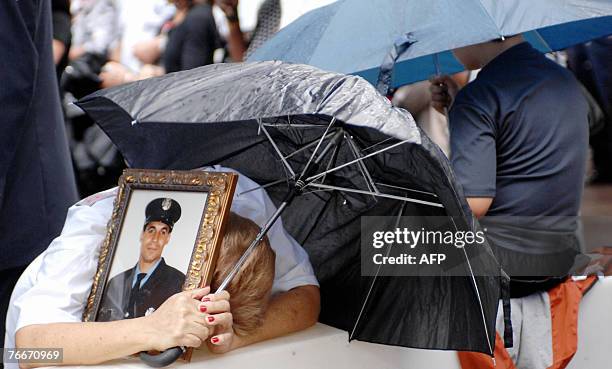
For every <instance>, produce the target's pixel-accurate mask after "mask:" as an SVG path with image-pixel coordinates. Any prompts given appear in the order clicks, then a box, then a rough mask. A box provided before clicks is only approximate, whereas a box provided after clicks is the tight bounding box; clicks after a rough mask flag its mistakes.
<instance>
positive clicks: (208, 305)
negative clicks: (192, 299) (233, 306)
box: [200, 291, 239, 354]
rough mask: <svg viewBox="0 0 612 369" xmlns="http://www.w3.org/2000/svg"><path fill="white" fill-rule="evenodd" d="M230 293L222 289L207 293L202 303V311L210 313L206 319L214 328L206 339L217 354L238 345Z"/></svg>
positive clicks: (209, 346)
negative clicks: (214, 292) (215, 292)
mask: <svg viewBox="0 0 612 369" xmlns="http://www.w3.org/2000/svg"><path fill="white" fill-rule="evenodd" d="M229 299H230V294H229V292H227V291H221V292H219V293H217V294H210V295H206V296H204V297H203V298H202V302H201V304H200V309H201V311H204V312H206V313H207V314H208V316H207V317H206V321H207V323H208V325H209V326H210V329H211V330H212V333H211V337H210V339H209V340H206V344H207V345H208V349H209V350H210V351H211V352H213V353H216V354H223V353H226V352H228V351H230V350H232V349H234V348H235V347H238V346H237V340H238V339H239V338H238V336H236V334H235V333H234V320H233V317H232V313H231V311H230V302H229Z"/></svg>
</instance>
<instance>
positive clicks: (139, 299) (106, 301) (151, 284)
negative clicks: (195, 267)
mask: <svg viewBox="0 0 612 369" xmlns="http://www.w3.org/2000/svg"><path fill="white" fill-rule="evenodd" d="M135 272H136V266H134V267H133V268H132V269H128V270H126V271H125V272H123V273H121V274H119V275H116V276H115V277H113V278H112V279H111V280H110V282H109V283H108V285H107V287H106V290H105V291H104V296H103V298H102V303H101V305H100V312H99V313H98V318H97V319H96V320H97V321H102V322H106V321H111V320H120V319H126V318H135V317H141V316H144V315H145V312H146V311H147V310H148V309H149V308H154V309H157V308H159V306H160V305H161V304H162V303H163V302H164V301H166V299H168V297H170V296H172V295H174V294H175V293H177V292H180V291H181V290H182V287H183V282H184V281H185V275H184V274H183V273H181V272H180V271H178V270H177V269H175V268H173V267H171V266H169V265H167V264H166V262H165V261H164V258H162V259H161V261H160V262H159V265H157V268H156V269H155V271H154V272H153V274H151V276H150V277H149V279H148V280H147V281H146V283H145V284H144V285H142V287H141V288H140V290H139V291H138V293H137V294H136V298H135V310H136V314H135V315H134V316H132V314H131V313H130V311H129V310H130V309H129V306H128V304H129V301H130V293H131V291H132V283H133V281H134V273H135ZM135 287H137V286H135Z"/></svg>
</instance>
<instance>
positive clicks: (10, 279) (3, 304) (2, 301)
mask: <svg viewBox="0 0 612 369" xmlns="http://www.w3.org/2000/svg"><path fill="white" fill-rule="evenodd" d="M25 268H26V267H18V268H12V269H6V270H2V271H0V322H1V324H0V347H4V333H5V329H6V328H5V325H6V312H7V311H8V308H9V301H10V299H11V293H12V292H13V287H15V283H17V280H18V279H19V277H20V276H21V274H22V273H23V271H24V270H25Z"/></svg>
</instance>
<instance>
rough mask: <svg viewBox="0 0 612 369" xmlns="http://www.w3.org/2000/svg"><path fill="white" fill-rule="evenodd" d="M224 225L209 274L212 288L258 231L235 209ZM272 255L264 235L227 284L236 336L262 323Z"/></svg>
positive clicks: (272, 266) (272, 252)
mask: <svg viewBox="0 0 612 369" xmlns="http://www.w3.org/2000/svg"><path fill="white" fill-rule="evenodd" d="M226 229H227V231H226V232H225V236H224V237H223V242H222V244H221V250H220V251H219V258H218V259H217V266H216V268H215V272H214V274H213V278H212V283H211V287H212V290H213V291H215V290H216V289H217V288H219V285H220V284H221V282H222V281H223V279H225V277H226V276H227V275H228V274H229V272H230V270H231V269H232V267H233V266H234V265H235V264H236V262H237V261H238V259H240V257H241V256H242V254H243V253H244V251H246V249H247V248H248V247H249V245H250V244H251V241H253V240H254V239H255V237H256V236H257V233H259V227H258V226H257V225H256V224H255V223H254V222H253V221H251V220H249V219H246V218H243V217H241V216H239V215H237V214H235V213H230V216H229V221H228V225H227V228H226ZM275 259H276V256H275V254H274V251H273V250H272V248H271V247H270V243H269V242H268V238H267V237H265V238H264V239H263V240H262V241H261V242H260V244H259V245H258V246H257V247H256V248H255V250H254V251H253V253H252V254H251V255H250V256H249V258H248V259H247V260H246V262H245V263H244V264H243V265H242V267H241V268H240V270H239V271H238V273H237V274H236V276H234V278H233V279H232V281H231V282H230V284H229V285H228V286H227V291H228V292H229V293H230V306H231V311H232V316H233V319H234V331H235V332H236V334H237V335H239V336H245V335H248V334H250V333H252V332H253V331H254V330H256V329H257V328H259V327H260V326H261V325H262V324H263V318H264V314H265V311H266V308H267V305H268V302H269V300H270V292H271V289H272V283H273V282H274V263H275Z"/></svg>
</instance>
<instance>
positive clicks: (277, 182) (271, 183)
mask: <svg viewBox="0 0 612 369" xmlns="http://www.w3.org/2000/svg"><path fill="white" fill-rule="evenodd" d="M282 182H287V179H286V178H284V179H279V180H278V181H274V182H270V183H266V184H265V185H263V186H257V187H253V188H250V189H248V190H244V191H242V192H240V193H239V194H238V196H242V195H244V194H245V193H249V192H253V191H256V190H260V189H262V188H268V187H270V186H274V185H276V184H279V183H282Z"/></svg>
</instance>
